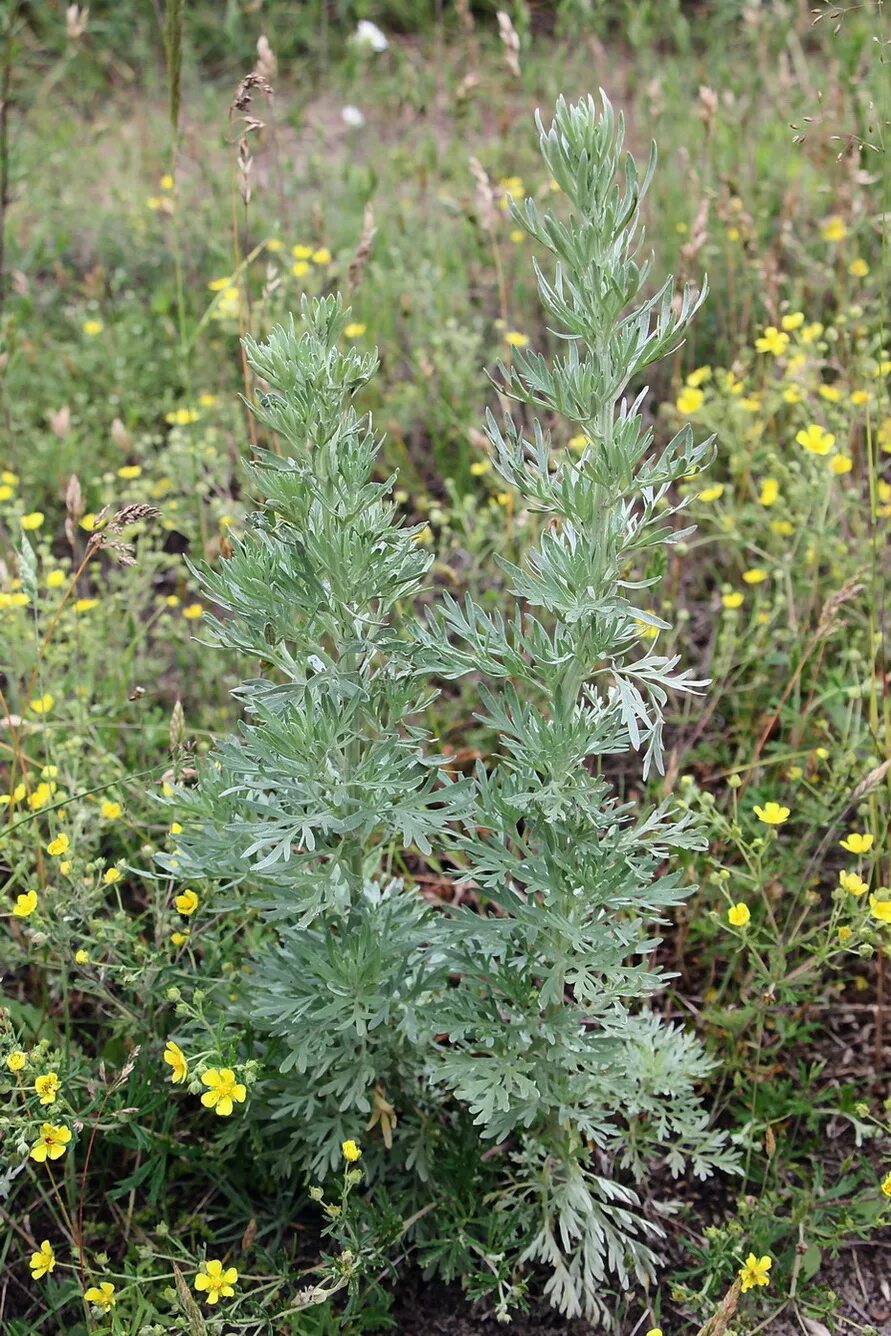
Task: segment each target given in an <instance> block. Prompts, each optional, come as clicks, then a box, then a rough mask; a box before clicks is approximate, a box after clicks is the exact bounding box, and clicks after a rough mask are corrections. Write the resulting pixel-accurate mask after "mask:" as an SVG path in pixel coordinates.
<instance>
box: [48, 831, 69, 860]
mask: <svg viewBox="0 0 891 1336" xmlns="http://www.w3.org/2000/svg"><path fill="white" fill-rule="evenodd" d="M70 847H71V841H70V840H69V838H68V836H67V835H66V834H64V832H63V833H62V834H61V835H57V836H56V838H55V839H54V840H50V842H49V844H48V845H47V846H46V852H47V853H48V854H49V855H50V857H51V858H60V857H61V856H62V854H67V852H68V850H69V849H70Z"/></svg>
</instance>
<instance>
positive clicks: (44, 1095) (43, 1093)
mask: <svg viewBox="0 0 891 1336" xmlns="http://www.w3.org/2000/svg"><path fill="white" fill-rule="evenodd" d="M61 1089H62V1082H61V1081H60V1080H59V1077H58V1074H57V1073H56V1072H44V1073H43V1075H42V1076H35V1078H34V1093H35V1095H38V1096H39V1097H40V1102H41V1104H55V1102H56V1096H57V1095H58V1093H59V1091H60V1090H61Z"/></svg>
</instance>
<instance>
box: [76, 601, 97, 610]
mask: <svg viewBox="0 0 891 1336" xmlns="http://www.w3.org/2000/svg"><path fill="white" fill-rule="evenodd" d="M98 606H99V600H98V598H79V599H77V601H76V602H75V604H74V611H75V612H92V611H93V609H94V608H97V607H98Z"/></svg>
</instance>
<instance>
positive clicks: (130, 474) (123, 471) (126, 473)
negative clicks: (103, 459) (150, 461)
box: [118, 464, 142, 481]
mask: <svg viewBox="0 0 891 1336" xmlns="http://www.w3.org/2000/svg"><path fill="white" fill-rule="evenodd" d="M141 473H142V465H141V464H125V465H124V466H123V468H119V469H118V477H119V478H123V479H124V480H125V481H129V480H130V479H131V478H138V477H139V476H140V474H141Z"/></svg>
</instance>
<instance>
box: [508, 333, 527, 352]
mask: <svg viewBox="0 0 891 1336" xmlns="http://www.w3.org/2000/svg"><path fill="white" fill-rule="evenodd" d="M504 342H505V343H508V344H510V346H511V348H525V347H526V345H527V343H528V342H529V335H528V334H521V333H520V331H519V330H518V329H509V330H508V331H507V333H506V334H505V336H504Z"/></svg>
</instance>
